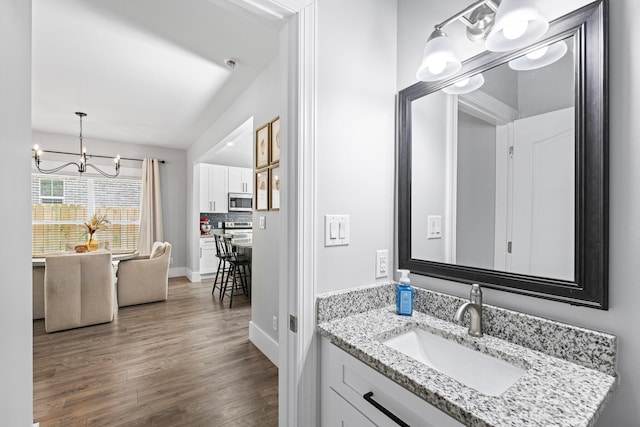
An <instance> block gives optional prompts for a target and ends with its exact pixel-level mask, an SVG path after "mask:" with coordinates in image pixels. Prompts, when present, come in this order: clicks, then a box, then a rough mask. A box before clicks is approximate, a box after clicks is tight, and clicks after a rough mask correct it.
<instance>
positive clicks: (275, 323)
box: [271, 316, 278, 331]
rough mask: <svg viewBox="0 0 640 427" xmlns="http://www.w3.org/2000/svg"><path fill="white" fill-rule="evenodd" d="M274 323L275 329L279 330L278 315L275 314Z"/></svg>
mask: <svg viewBox="0 0 640 427" xmlns="http://www.w3.org/2000/svg"><path fill="white" fill-rule="evenodd" d="M272 322H273V323H272V325H271V326H273V330H274V331H277V330H278V316H273V320H272Z"/></svg>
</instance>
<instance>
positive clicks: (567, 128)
mask: <svg viewBox="0 0 640 427" xmlns="http://www.w3.org/2000/svg"><path fill="white" fill-rule="evenodd" d="M573 125H574V109H573V108H566V109H562V110H558V111H553V112H550V113H545V114H540V115H538V116H533V117H529V118H525V119H522V120H516V121H515V122H514V138H513V140H514V141H516V142H515V144H514V152H513V192H512V196H513V199H512V200H513V202H512V203H513V205H512V208H513V209H512V213H513V218H512V219H513V222H512V224H513V225H512V238H511V241H512V242H513V243H512V247H511V254H510V257H511V271H513V272H517V273H522V274H529V275H534V276H543V277H553V278H557V279H564V280H573V279H574V234H575V229H574V219H575V205H574V200H575V197H574V188H575V167H574V165H575V160H574V149H575V147H574V142H575V138H574V130H573Z"/></svg>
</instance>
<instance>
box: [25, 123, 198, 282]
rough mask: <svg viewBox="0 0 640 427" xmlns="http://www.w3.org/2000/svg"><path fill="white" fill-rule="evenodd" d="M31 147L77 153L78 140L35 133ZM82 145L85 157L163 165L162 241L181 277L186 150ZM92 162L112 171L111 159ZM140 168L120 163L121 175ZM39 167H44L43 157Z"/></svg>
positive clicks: (184, 261) (119, 144)
mask: <svg viewBox="0 0 640 427" xmlns="http://www.w3.org/2000/svg"><path fill="white" fill-rule="evenodd" d="M84 126H85V131H86V129H87V127H88V126H89V123H87V121H85V122H84ZM33 143H34V144H38V145H40V147H41V148H42V149H44V150H54V151H66V152H72V153H73V152H76V151H78V137H77V136H75V135H74V136H70V135H59V134H54V133H46V132H36V131H34V132H33ZM84 143H85V146H86V147H87V153H89V154H99V155H104V156H115V155H116V154H120V156H121V157H129V158H134V159H142V158H153V159H159V160H164V161H165V163H164V164H161V165H160V185H161V197H162V214H163V218H162V219H163V222H164V239H165V240H166V241H168V242H170V243H171V245H172V248H171V257H172V258H173V264H172V265H171V275H172V276H176V275H178V276H184V275H185V270H186V266H187V241H186V237H185V236H186V233H187V197H186V194H185V189H186V187H187V178H186V177H187V161H186V158H187V152H186V150H180V149H175V148H162V147H154V146H150V145H140V144H126V143H122V142H113V141H105V140H99V139H93V138H87V137H85V138H84ZM47 157H49V156H47ZM65 160H66V161H74V159H72V158H71V159H70V158H69V157H68V156H66V157H65ZM91 161H92V162H93V163H95V164H104V165H105V167H104V168H103V169H104V170H105V171H107V172H109V171H110V170H111V168H112V167H113V161H112V160H110V159H98V158H96V159H92V160H91ZM32 164H33V162H32ZM141 165H142V163H140V162H135V161H129V160H123V161H122V167H123V170H122V172H121V175H124V174H125V173H126V171H125V170H124V169H125V168H137V169H140V167H141ZM42 167H45V168H46V167H47V166H46V162H45V160H44V157H43V160H42ZM138 176H140V175H138Z"/></svg>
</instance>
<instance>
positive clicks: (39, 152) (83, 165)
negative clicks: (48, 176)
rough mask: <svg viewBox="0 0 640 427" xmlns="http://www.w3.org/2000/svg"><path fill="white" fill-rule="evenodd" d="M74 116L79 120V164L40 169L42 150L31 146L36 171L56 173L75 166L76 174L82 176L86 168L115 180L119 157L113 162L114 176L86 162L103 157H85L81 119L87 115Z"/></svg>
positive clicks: (85, 150) (78, 113)
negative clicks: (89, 159)
mask: <svg viewBox="0 0 640 427" xmlns="http://www.w3.org/2000/svg"><path fill="white" fill-rule="evenodd" d="M76 116H78V117H79V118H80V161H79V163H75V162H69V163H66V164H64V165H62V166H59V167H57V168H53V169H42V168H41V167H40V160H41V159H40V158H41V157H42V154H43V153H45V151H44V150H41V149H40V147H38V145H34V146H33V160H34V162H35V164H36V168H37V169H38V171H39V172H42V173H56V172H58V171H59V170H61V169H64V168H66V167H67V166H72V165H73V166H75V167H77V168H78V172H79V173H80V174H81V175H82V174H83V173H84V172H86V171H87V167H90V168H92V169H93V170H95V171H96V172H98V173H100V174H101V175H102V176H105V177H107V178H115V177H117V176H118V174H119V173H120V155H117V156H116V157H115V158H114V159H113V161H114V163H115V168H116V172H115V173H114V174H109V173H107V172H104V171H102V170H100V168H98V167H97V166H94V165H92V164H91V163H88V162H87V157H105V156H95V155H94V156H87V149H86V148H85V147H84V144H83V142H82V118H83V117H86V116H87V114H86V113H81V112H76ZM48 152H49V153H58V154H71V153H64V152H60V151H48Z"/></svg>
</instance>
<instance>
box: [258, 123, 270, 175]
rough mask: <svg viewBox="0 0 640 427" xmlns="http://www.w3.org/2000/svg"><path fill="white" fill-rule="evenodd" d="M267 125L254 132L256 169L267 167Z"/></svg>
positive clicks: (268, 127)
mask: <svg viewBox="0 0 640 427" xmlns="http://www.w3.org/2000/svg"><path fill="white" fill-rule="evenodd" d="M270 128H271V126H269V123H267V124H265V125H263V126H261V127H259V128H258V129H257V130H256V169H260V168H264V167H266V166H269V129H270Z"/></svg>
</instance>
